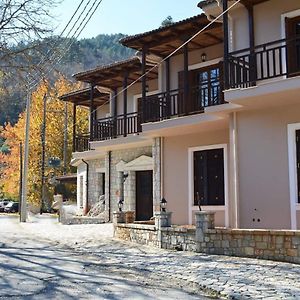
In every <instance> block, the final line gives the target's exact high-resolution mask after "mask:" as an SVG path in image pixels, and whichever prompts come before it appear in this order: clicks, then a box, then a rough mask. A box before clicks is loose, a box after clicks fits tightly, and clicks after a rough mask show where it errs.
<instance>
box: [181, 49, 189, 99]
mask: <svg viewBox="0 0 300 300" xmlns="http://www.w3.org/2000/svg"><path fill="white" fill-rule="evenodd" d="M183 73H184V75H183V89H184V101H185V103H188V98H189V89H190V86H189V48H188V44H185V45H184V47H183Z"/></svg>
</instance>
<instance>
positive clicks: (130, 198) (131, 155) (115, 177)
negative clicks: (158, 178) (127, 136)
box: [107, 146, 152, 219]
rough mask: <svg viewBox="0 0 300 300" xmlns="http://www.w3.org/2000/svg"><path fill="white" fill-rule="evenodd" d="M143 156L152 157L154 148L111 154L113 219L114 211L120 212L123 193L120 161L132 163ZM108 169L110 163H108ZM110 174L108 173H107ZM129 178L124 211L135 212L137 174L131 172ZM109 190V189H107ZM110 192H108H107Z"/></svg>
mask: <svg viewBox="0 0 300 300" xmlns="http://www.w3.org/2000/svg"><path fill="white" fill-rule="evenodd" d="M141 155H147V156H150V157H152V146H147V147H138V148H130V149H124V150H117V151H112V152H111V174H110V178H111V182H110V184H111V186H110V201H111V210H110V213H111V219H112V214H113V212H114V211H117V210H118V201H119V196H118V195H120V193H121V189H122V187H121V185H122V180H123V177H122V172H119V171H118V170H117V164H118V163H120V161H122V160H123V161H124V162H130V161H132V160H134V159H136V158H138V157H140V156H141ZM107 168H108V163H107ZM107 174H108V171H107ZM128 175H129V176H128V177H127V179H126V182H125V184H124V197H125V199H124V200H125V201H124V210H135V172H129V174H128ZM107 189H108V187H107ZM107 192H108V190H107Z"/></svg>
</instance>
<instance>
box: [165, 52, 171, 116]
mask: <svg viewBox="0 0 300 300" xmlns="http://www.w3.org/2000/svg"><path fill="white" fill-rule="evenodd" d="M170 90H171V83H170V58H169V57H168V58H167V59H166V92H167V99H166V100H167V103H166V110H167V111H166V114H167V115H169V114H170V113H171V109H170V108H171V105H170Z"/></svg>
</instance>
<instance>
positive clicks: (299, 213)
mask: <svg viewBox="0 0 300 300" xmlns="http://www.w3.org/2000/svg"><path fill="white" fill-rule="evenodd" d="M297 229H298V230H300V210H298V211H297Z"/></svg>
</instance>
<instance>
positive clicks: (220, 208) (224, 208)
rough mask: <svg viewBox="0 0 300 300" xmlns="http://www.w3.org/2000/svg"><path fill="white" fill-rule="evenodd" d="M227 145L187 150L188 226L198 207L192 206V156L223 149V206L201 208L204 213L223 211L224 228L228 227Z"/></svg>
mask: <svg viewBox="0 0 300 300" xmlns="http://www.w3.org/2000/svg"><path fill="white" fill-rule="evenodd" d="M227 148H228V146H227V144H214V145H207V146H199V147H191V148H188V190H189V196H188V197H189V201H188V216H189V224H192V223H193V220H192V218H193V211H197V210H198V209H199V208H198V206H195V205H194V200H193V199H194V179H193V178H194V159H193V154H194V152H196V151H204V150H214V149H223V151H224V197H225V205H204V206H201V208H202V209H203V210H205V211H224V214H225V227H229V211H228V197H229V186H228V151H227Z"/></svg>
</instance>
